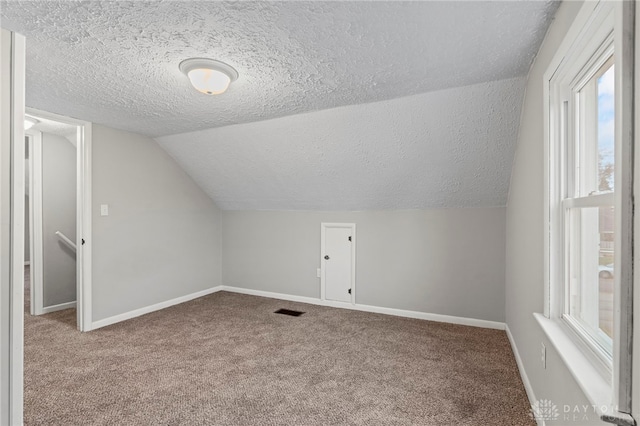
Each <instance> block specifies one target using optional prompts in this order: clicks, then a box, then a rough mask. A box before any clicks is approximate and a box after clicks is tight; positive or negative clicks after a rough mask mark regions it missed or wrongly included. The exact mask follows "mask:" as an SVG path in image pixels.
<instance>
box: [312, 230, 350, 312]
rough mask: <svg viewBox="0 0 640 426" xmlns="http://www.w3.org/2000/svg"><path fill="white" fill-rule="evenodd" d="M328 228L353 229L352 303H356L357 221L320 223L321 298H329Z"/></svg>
mask: <svg viewBox="0 0 640 426" xmlns="http://www.w3.org/2000/svg"><path fill="white" fill-rule="evenodd" d="M327 228H347V229H351V235H352V237H353V238H352V241H351V304H352V305H355V304H356V240H357V238H356V224H355V223H329V222H322V223H321V224H320V300H327V299H326V297H325V295H326V287H325V286H326V268H325V267H324V265H325V262H324V256H325V249H326V230H327Z"/></svg>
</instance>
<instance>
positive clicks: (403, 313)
mask: <svg viewBox="0 0 640 426" xmlns="http://www.w3.org/2000/svg"><path fill="white" fill-rule="evenodd" d="M221 287H222V288H221V290H223V291H230V292H233V293H241V294H249V295H252V296H261V297H268V298H271V299H281V300H288V301H291V302H301V303H309V304H311V305H320V306H329V307H332V308H342V309H353V310H355V311H364V312H373V313H377V314H385V315H394V316H398V317H406V318H416V319H422V320H428V321H436V322H446V323H451V324H460V325H469V326H473V327H482V328H494V329H497V330H504V327H505V324H504V323H503V322H497V321H487V320H481V319H475V318H464V317H456V316H451V315H440V314H430V313H426V312H417V311H407V310H404V309H395V308H383V307H379V306H370V305H361V304H358V303H356V304H351V303H344V302H332V301H329V300H321V299H316V298H314V297H305V296H293V295H289V294H284V293H272V292H270V291H261V290H251V289H246V288H240V287H231V286H226V285H223V286H221Z"/></svg>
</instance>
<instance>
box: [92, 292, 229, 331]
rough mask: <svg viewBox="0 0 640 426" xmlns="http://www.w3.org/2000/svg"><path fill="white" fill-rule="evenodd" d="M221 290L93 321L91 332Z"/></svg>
mask: <svg viewBox="0 0 640 426" xmlns="http://www.w3.org/2000/svg"><path fill="white" fill-rule="evenodd" d="M221 289H222V286H217V287H211V288H208V289H206V290H202V291H197V292H195V293H191V294H187V295H185V296H180V297H176V298H175V299H171V300H167V301H164V302H160V303H156V304H155V305H150V306H145V307H144V308H140V309H135V310H133V311H129V312H125V313H123V314H119V315H114V316H112V317H109V318H105V319H101V320H98V321H93V323H92V324H91V330H95V329H97V328H102V327H106V326H108V325H111V324H115V323H117V322H122V321H125V320H128V319H131V318H135V317H139V316H141V315H144V314H148V313H150V312H154V311H159V310H160V309H164V308H168V307H169V306H173V305H179V304H180V303H184V302H188V301H189V300H193V299H197V298H198V297H202V296H206V295H208V294H212V293H216V292H218V291H220V290H221Z"/></svg>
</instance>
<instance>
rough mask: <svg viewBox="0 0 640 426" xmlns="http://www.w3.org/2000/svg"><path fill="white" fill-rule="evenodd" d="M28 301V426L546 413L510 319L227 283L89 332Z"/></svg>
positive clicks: (502, 419) (504, 421) (523, 421)
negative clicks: (479, 319)
mask: <svg viewBox="0 0 640 426" xmlns="http://www.w3.org/2000/svg"><path fill="white" fill-rule="evenodd" d="M27 296H28V294H27ZM278 308H288V309H295V310H301V311H304V312H306V313H305V314H304V315H302V316H300V317H290V316H284V315H277V314H274V313H273V312H274V311H275V310H276V309H278ZM25 309H26V315H25V424H26V425H509V426H514V425H534V424H535V423H534V422H533V421H532V420H531V419H530V417H529V415H528V412H529V406H528V401H527V398H526V395H525V391H524V388H523V385H522V382H521V380H520V377H519V375H518V370H517V367H516V364H515V360H514V357H513V354H512V352H511V349H510V346H509V342H508V340H507V337H506V335H505V333H504V332H503V331H498V330H489V329H482V328H474V327H465V326H459V325H451V324H441V323H435V322H429V321H421V320H414V319H406V318H397V317H392V316H386V315H378V314H371V313H364V312H356V311H349V310H342V309H332V308H326V307H319V306H314V305H306V304H301V303H293V302H285V301H279V300H274V299H266V298H261V297H254V296H245V295H239V294H233V293H227V292H221V293H216V294H213V295H210V296H206V297H202V298H200V299H197V300H194V301H191V302H187V303H183V304H181V305H178V306H174V307H171V308H168V309H165V310H163V311H159V312H155V313H151V314H148V315H145V316H142V317H139V318H136V319H133V320H129V321H126V322H124V323H120V324H115V325H113V326H110V327H106V328H103V329H99V330H96V331H93V332H90V333H79V332H77V331H76V330H75V310H73V309H71V310H66V311H60V312H55V313H51V314H47V315H43V316H40V317H32V316H30V315H29V314H28V297H27V303H26V305H25Z"/></svg>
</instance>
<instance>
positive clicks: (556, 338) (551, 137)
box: [534, 1, 635, 424]
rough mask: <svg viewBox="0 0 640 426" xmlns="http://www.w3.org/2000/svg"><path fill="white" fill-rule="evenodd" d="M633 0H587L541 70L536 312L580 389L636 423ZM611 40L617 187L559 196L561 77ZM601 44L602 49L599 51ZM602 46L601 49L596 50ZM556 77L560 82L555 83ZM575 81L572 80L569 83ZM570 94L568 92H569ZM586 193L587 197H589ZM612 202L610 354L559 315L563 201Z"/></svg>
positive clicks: (617, 418)
mask: <svg viewBox="0 0 640 426" xmlns="http://www.w3.org/2000/svg"><path fill="white" fill-rule="evenodd" d="M634 13H635V2H608V1H600V2H585V4H584V5H583V7H582V9H581V10H580V12H579V14H578V16H577V17H576V19H575V21H574V24H573V25H572V27H571V28H570V30H569V31H568V33H567V35H566V37H565V39H564V41H563V42H562V44H561V45H560V47H559V49H558V51H557V53H556V55H555V56H554V58H553V60H552V61H551V63H550V65H549V68H548V70H547V72H546V73H545V76H544V89H545V93H544V107H545V111H544V119H545V144H544V148H545V153H544V156H545V173H544V177H545V207H544V208H545V215H544V218H545V229H546V230H548V232H545V244H544V247H545V256H544V260H545V303H544V316H542V315H540V314H534V315H535V317H536V319H537V320H538V323H539V324H540V325H541V327H542V328H543V330H544V331H545V333H546V335H547V337H548V338H549V340H550V341H551V342H552V344H554V346H555V347H556V349H557V350H558V352H559V355H560V357H561V359H563V360H564V361H565V362H566V364H567V367H568V369H569V370H570V371H571V373H572V374H573V376H574V378H575V379H576V381H577V382H578V384H579V385H580V386H581V388H582V390H583V391H584V392H585V395H586V396H587V398H588V399H589V400H590V402H591V403H593V404H594V406H597V407H598V411H599V414H600V415H601V417H602V419H603V420H605V421H609V422H611V423H617V424H634V423H633V422H634V420H633V418H632V417H631V397H632V395H631V362H632V359H631V358H632V353H631V350H632V347H631V342H632V341H631V336H632V298H631V294H632V285H633V275H632V274H633V258H632V256H633V252H632V243H633V205H632V203H633V197H632V194H633V181H632V176H633V174H632V170H633V169H632V167H633V60H634V57H633V53H634V45H633V42H634V28H633V24H634V19H633V18H634ZM607 40H611V42H612V45H613V47H614V48H613V50H614V54H615V80H616V82H615V109H616V117H615V138H616V152H615V164H616V171H615V177H614V180H615V185H616V188H615V192H614V193H613V194H601V195H596V196H592V197H583V198H574V199H572V200H563V199H564V198H565V194H563V191H564V189H565V188H567V185H566V184H565V182H563V180H562V179H564V177H565V176H566V174H565V173H564V170H563V168H564V167H568V166H569V165H568V164H567V158H568V157H570V156H568V155H565V153H564V152H563V151H564V149H563V146H565V145H566V143H567V139H568V138H569V137H570V136H571V135H567V134H564V130H563V129H565V128H567V127H568V126H565V125H564V123H562V120H564V117H565V116H567V112H569V113H570V111H567V107H566V106H564V105H562V100H563V99H564V98H566V97H567V93H561V92H562V91H563V90H567V89H566V82H567V81H568V79H571V78H572V77H577V78H579V77H580V75H579V73H580V71H583V70H584V69H585V68H586V67H585V65H586V64H588V63H589V62H591V67H592V68H593V67H595V65H594V61H595V60H599V59H606V55H605V53H604V51H603V50H606V48H607ZM598 49H600V52H598ZM598 53H599V55H598ZM560 83H565V84H564V85H563V84H560ZM573 86H574V87H576V86H577V84H573ZM569 96H570V94H569ZM587 198H588V199H587ZM612 198H613V200H614V206H615V229H616V241H615V253H616V256H615V261H614V270H615V271H616V274H615V277H614V294H615V295H616V297H615V298H614V299H615V305H614V338H613V351H612V353H611V354H607V353H603V351H602V350H601V348H599V347H598V345H597V344H595V342H593V341H590V339H589V338H587V336H586V335H585V333H581V332H580V330H579V328H578V327H575V324H572V323H571V322H572V321H571V319H570V318H567V317H566V316H565V315H564V312H565V308H566V304H565V294H566V293H565V291H566V288H567V286H568V281H567V279H566V275H565V271H566V252H565V243H564V242H565V238H566V237H565V232H567V230H566V227H565V222H564V221H565V213H564V211H565V209H566V208H567V207H570V206H579V205H582V206H594V207H595V206H596V205H598V204H600V205H610V204H611V201H612Z"/></svg>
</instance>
